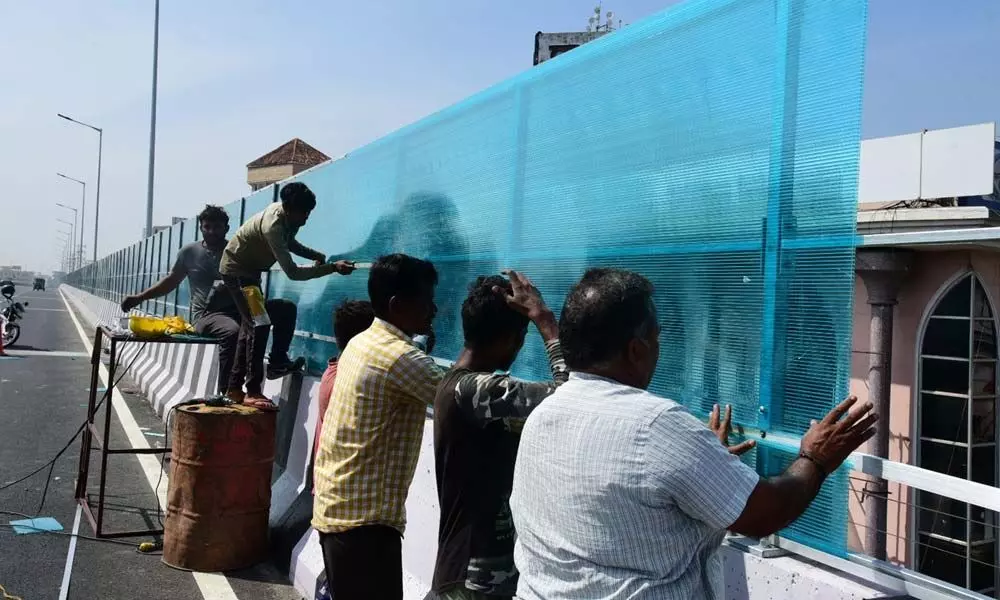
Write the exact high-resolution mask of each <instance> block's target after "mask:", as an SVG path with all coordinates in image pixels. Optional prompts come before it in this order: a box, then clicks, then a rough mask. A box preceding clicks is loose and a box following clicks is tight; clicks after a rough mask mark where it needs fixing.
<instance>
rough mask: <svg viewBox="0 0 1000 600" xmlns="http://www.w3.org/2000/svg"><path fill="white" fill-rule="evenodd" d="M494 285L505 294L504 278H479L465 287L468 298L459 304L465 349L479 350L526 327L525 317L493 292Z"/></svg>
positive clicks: (508, 282)
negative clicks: (467, 291) (467, 290)
mask: <svg viewBox="0 0 1000 600" xmlns="http://www.w3.org/2000/svg"><path fill="white" fill-rule="evenodd" d="M494 286H496V287H499V288H500V289H501V290H503V291H504V292H505V293H506V292H510V289H511V286H510V281H508V280H507V278H506V277H501V276H499V275H491V276H488V277H486V276H480V277H477V278H476V281H474V282H473V283H472V285H470V286H469V296H468V297H467V298H466V299H465V302H463V303H462V331H463V332H464V334H465V345H466V346H468V347H469V348H481V347H483V346H486V345H489V344H491V343H493V342H495V341H497V340H498V339H500V338H502V337H504V336H507V335H510V334H511V333H521V332H523V331H524V330H525V329H527V327H528V317H526V316H524V315H522V314H521V313H519V312H517V311H516V310H514V309H512V308H511V307H510V306H509V305H508V304H507V301H506V300H505V299H504V298H503V295H501V294H498V293H496V292H494V291H493V287H494Z"/></svg>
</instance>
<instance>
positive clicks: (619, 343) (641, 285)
mask: <svg viewBox="0 0 1000 600" xmlns="http://www.w3.org/2000/svg"><path fill="white" fill-rule="evenodd" d="M655 327H656V307H655V306H654V305H653V284H652V283H650V282H649V280H648V279H646V278H645V277H643V276H642V275H639V274H638V273H633V272H632V271H625V270H622V269H606V268H597V269H589V270H588V271H587V272H586V273H584V275H583V278H582V279H581V280H580V281H579V283H577V284H576V285H574V286H573V289H571V290H570V292H569V295H567V296H566V303H565V304H564V305H563V309H562V316H561V317H560V319H559V340H560V342H561V343H562V351H563V357H564V358H565V359H566V365H567V366H568V367H569V368H570V369H585V368H587V367H590V366H593V365H597V364H600V363H602V362H604V361H606V360H609V359H611V358H614V357H616V356H619V355H620V354H621V353H623V352H624V351H625V350H626V348H627V347H628V343H629V342H630V341H632V339H633V338H636V337H640V336H644V335H647V334H648V332H649V329H650V328H655Z"/></svg>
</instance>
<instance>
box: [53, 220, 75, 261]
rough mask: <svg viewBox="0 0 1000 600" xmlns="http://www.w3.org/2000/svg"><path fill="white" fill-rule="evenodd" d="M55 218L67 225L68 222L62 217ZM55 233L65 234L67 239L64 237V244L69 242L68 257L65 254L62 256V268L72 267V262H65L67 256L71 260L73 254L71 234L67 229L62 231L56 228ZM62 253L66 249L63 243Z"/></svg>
mask: <svg viewBox="0 0 1000 600" xmlns="http://www.w3.org/2000/svg"><path fill="white" fill-rule="evenodd" d="M56 220H57V221H59V222H60V223H66V224H67V225H68V224H69V223H67V222H66V221H63V220H62V219H56ZM70 231H72V230H70ZM56 233H61V234H63V235H65V236H67V239H64V240H63V243H64V244H69V247H70V252H69V256H68V257H67V256H64V257H63V269H64V270H67V271H68V270H70V269H72V264H71V263H68V262H67V258H69V259H70V260H72V255H73V250H72V248H73V234H72V233H70V232H69V231H63V230H61V229H56ZM63 253H64V254H65V253H66V251H65V245H64V246H63Z"/></svg>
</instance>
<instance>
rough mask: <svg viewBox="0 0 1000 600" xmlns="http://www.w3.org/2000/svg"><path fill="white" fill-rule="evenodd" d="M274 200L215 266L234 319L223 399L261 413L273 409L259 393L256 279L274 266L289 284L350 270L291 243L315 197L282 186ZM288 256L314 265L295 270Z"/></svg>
mask: <svg viewBox="0 0 1000 600" xmlns="http://www.w3.org/2000/svg"><path fill="white" fill-rule="evenodd" d="M280 198H281V202H275V203H273V204H271V205H270V206H268V207H267V208H265V209H264V210H262V211H261V212H259V213H257V214H255V215H254V216H252V217H250V218H249V219H247V221H246V222H245V223H243V225H242V226H241V227H240V228H239V230H237V232H236V235H234V236H233V238H232V239H231V240H229V243H228V244H226V248H225V250H224V251H223V252H222V261H221V263H220V265H219V273H220V274H221V276H222V281H223V283H224V284H225V287H226V289H227V290H228V291H229V293H230V295H231V296H232V299H233V302H234V303H235V305H236V309H237V310H238V311H239V314H240V334H239V341H238V343H237V348H236V363H235V365H234V367H233V369H232V371H231V372H230V374H229V382H228V385H227V392H226V395H227V396H229V398H230V399H231V400H233V401H234V402H242V403H245V404H247V405H249V406H253V407H256V408H259V409H261V410H276V409H277V407H275V405H274V404H273V403H272V402H271V401H270V400H269V399H267V398H266V397H264V395H263V391H262V383H263V379H264V373H263V369H264V351H265V347H266V337H265V336H266V333H267V330H268V328H269V327H270V319H269V318H268V315H267V312H266V310H265V308H264V301H263V297H264V295H263V293H262V292H261V288H260V286H261V275H262V274H263V273H266V272H268V271H270V270H271V267H272V266H274V263H275V262H277V263H278V265H279V266H280V267H281V270H282V272H284V274H285V275H286V276H287V277H288V278H289V279H291V280H293V281H306V280H309V279H315V278H317V277H323V276H325V275H329V274H331V273H340V274H341V275H348V274H350V273H351V272H352V271H354V265H353V263H351V262H350V261H346V260H339V261H336V262H327V260H326V255H324V254H322V253H321V252H319V251H317V250H313V249H311V248H307V247H306V246H303V245H302V244H301V243H299V242H298V241H297V240H296V239H295V235H296V234H297V233H298V231H299V229H300V228H301V227H302V226H304V225H305V224H306V221H308V220H309V214H310V213H311V212H312V211H313V209H314V208H316V195H315V194H313V192H312V190H310V189H309V188H308V187H307V186H306V184H304V183H301V182H298V181H296V182H292V183H289V184H286V185H285V186H284V187H282V188H281V193H280ZM292 254H295V255H296V256H301V257H302V258H307V259H311V260H312V261H314V264H313V265H311V266H300V265H297V264H295V261H294V260H293V259H292ZM244 365H246V369H245V370H244V369H243V366H244ZM244 372H245V373H246V375H245V376H244ZM244 385H245V386H246V389H245V392H244Z"/></svg>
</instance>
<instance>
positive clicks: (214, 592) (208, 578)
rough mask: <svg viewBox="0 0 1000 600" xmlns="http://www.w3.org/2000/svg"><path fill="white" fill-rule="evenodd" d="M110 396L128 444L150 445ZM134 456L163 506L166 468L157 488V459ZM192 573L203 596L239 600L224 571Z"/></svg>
mask: <svg viewBox="0 0 1000 600" xmlns="http://www.w3.org/2000/svg"><path fill="white" fill-rule="evenodd" d="M59 293H60V294H62V296H63V302H65V303H66V308H67V309H68V310H69V316H70V317H71V318H72V319H73V324H74V325H76V330H77V333H79V334H80V339H81V340H82V341H83V345H84V346H86V347H87V349H88V351H89V350H90V349H91V348H92V347H93V344H92V343H91V341H90V340H89V339H87V333H86V331H84V329H83V326H82V325H81V324H80V320H79V319H77V318H76V314H75V313H74V312H73V310H72V307H71V306H70V304H69V301H68V300H67V299H66V295H65V294H64V293H63V291H62V290H59ZM88 354H89V352H88ZM123 368H124V367H123ZM100 372H101V379H102V380H103V381H104V385H108V380H109V378H108V369H107V367H105V366H104V365H103V364H102V365H101V369H100ZM111 400H112V403H111V406H112V408H114V411H115V416H116V417H118V422H119V423H121V426H122V429H124V430H125V436H126V437H127V438H128V441H129V443H130V444H131V445H132V447H133V448H150V447H151V446H150V445H149V442H148V441H147V440H146V438H145V436H144V435H143V434H142V431H141V430H140V429H139V424H138V423H136V421H135V417H134V416H132V410H131V409H130V408H129V407H128V404H126V403H125V398H124V397H122V395H121V394H120V393H119V392H118V389H117V388H115V389H114V390H113V391H112V398H111ZM136 458H137V459H138V460H139V466H141V467H142V472H143V473H144V474H145V475H146V482H147V483H149V488H150V489H151V490H153V492H154V493H155V494H156V498H157V500H158V501H159V503H160V510H164V509H165V508H166V506H167V486H166V485H162V484H166V483H167V475H168V474H167V473H166V471H164V472H163V473H162V484H161V485H160V489H157V487H156V484H157V483H158V482H161V473H160V461H159V459H157V458H156V457H154V456H153V455H150V454H138V455H136ZM192 575H194V581H195V583H196V584H197V585H198V590H199V591H201V595H202V597H203V598H204V599H205V600H239V598H237V597H236V592H234V591H233V587H232V586H231V585H230V584H229V580H228V579H226V576H225V575H223V574H221V573H192Z"/></svg>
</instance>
